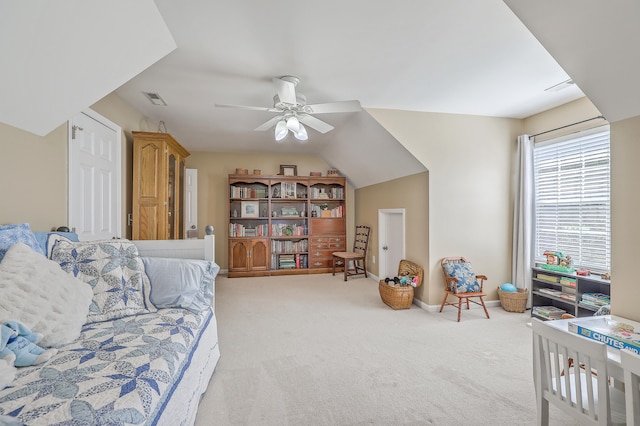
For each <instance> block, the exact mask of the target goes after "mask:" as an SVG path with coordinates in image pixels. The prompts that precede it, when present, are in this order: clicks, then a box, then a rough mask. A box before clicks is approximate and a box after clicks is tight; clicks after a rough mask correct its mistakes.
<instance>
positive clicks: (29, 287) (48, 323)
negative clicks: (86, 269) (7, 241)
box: [0, 243, 93, 347]
mask: <svg viewBox="0 0 640 426" xmlns="http://www.w3.org/2000/svg"><path fill="white" fill-rule="evenodd" d="M92 297H93V292H92V291H91V287H90V286H89V285H87V284H85V283H84V282H82V281H80V280H79V279H77V278H74V277H73V276H71V275H69V274H67V273H66V272H65V271H63V270H62V269H60V265H58V264H57V263H56V262H53V261H51V260H49V259H47V258H46V257H44V256H43V255H42V254H40V253H36V252H35V251H33V250H32V249H31V248H30V247H28V246H27V245H25V244H22V243H17V244H14V245H13V246H11V247H10V248H9V250H8V251H7V253H6V254H5V256H4V259H3V260H2V262H0V322H4V321H9V320H14V321H20V322H21V323H23V324H24V325H26V326H27V327H29V328H30V329H31V331H33V332H36V333H42V334H43V335H44V337H43V338H42V340H41V341H40V342H39V343H38V344H39V345H40V346H45V347H47V346H54V347H59V346H62V345H65V344H67V343H71V342H73V341H74V340H75V339H77V338H78V337H79V336H80V331H81V329H82V326H83V325H84V323H85V322H86V319H87V314H88V313H89V304H90V303H91V298H92Z"/></svg>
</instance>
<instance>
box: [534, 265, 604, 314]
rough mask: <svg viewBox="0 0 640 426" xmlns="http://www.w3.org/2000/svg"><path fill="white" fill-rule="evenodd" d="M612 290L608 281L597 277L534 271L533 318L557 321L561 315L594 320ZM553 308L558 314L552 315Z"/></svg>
mask: <svg viewBox="0 0 640 426" xmlns="http://www.w3.org/2000/svg"><path fill="white" fill-rule="evenodd" d="M610 287H611V283H610V281H609V280H604V279H602V278H600V277H598V276H596V275H586V276H581V275H577V274H575V273H570V272H559V271H552V270H548V269H544V268H541V267H534V268H532V283H531V298H532V299H531V300H532V309H531V316H533V317H536V318H540V319H542V320H549V319H558V317H559V316H560V314H561V313H562V312H561V311H564V312H565V313H567V314H571V315H573V316H575V317H585V316H591V315H593V314H594V313H595V312H596V311H597V310H598V309H599V307H600V306H601V305H602V304H605V302H606V301H607V300H608V298H609V295H610V294H611V291H610ZM549 307H551V308H549ZM547 308H549V309H547ZM553 308H556V312H552V311H554V309H553Z"/></svg>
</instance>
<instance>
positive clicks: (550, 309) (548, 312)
mask: <svg viewBox="0 0 640 426" xmlns="http://www.w3.org/2000/svg"><path fill="white" fill-rule="evenodd" d="M532 313H533V314H534V315H538V316H541V317H545V318H549V319H559V318H562V314H566V313H567V311H565V310H564V309H560V308H556V307H555V306H534V307H533V308H532Z"/></svg>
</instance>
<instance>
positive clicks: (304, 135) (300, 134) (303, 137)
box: [293, 124, 309, 141]
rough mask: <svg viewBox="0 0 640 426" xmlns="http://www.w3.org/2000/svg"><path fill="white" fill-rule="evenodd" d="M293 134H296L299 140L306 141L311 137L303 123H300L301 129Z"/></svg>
mask: <svg viewBox="0 0 640 426" xmlns="http://www.w3.org/2000/svg"><path fill="white" fill-rule="evenodd" d="M293 136H295V137H296V139H298V140H299V141H306V140H307V139H309V135H308V134H307V129H305V128H304V126H303V125H302V124H300V130H299V131H298V132H294V133H293Z"/></svg>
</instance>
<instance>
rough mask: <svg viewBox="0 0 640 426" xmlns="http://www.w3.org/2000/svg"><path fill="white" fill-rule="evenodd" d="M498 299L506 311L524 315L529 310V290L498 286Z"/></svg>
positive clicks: (504, 285)
mask: <svg viewBox="0 0 640 426" xmlns="http://www.w3.org/2000/svg"><path fill="white" fill-rule="evenodd" d="M503 287H504V289H503ZM498 297H499V298H500V304H501V305H502V307H503V308H504V310H505V311H507V312H520V313H522V312H524V311H525V310H526V309H527V300H528V299H529V289H526V288H516V287H515V286H514V285H513V284H503V285H502V286H498Z"/></svg>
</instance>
